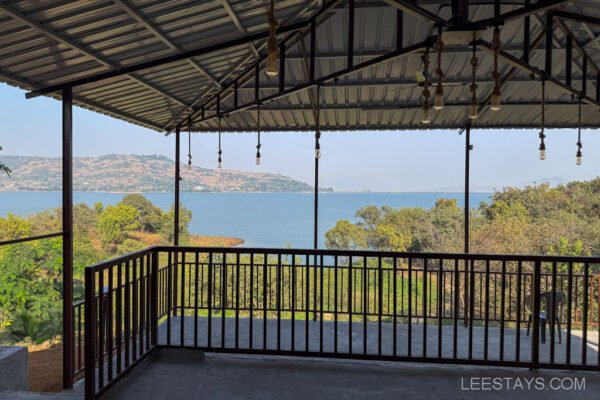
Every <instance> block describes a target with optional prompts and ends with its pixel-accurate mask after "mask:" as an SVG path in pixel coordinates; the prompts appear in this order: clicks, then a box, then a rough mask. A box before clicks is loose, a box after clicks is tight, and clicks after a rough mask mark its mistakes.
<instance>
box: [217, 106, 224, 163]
mask: <svg viewBox="0 0 600 400" xmlns="http://www.w3.org/2000/svg"><path fill="white" fill-rule="evenodd" d="M218 155H219V158H218V159H217V168H219V169H221V168H223V158H222V157H221V156H222V155H223V151H222V150H221V117H219V153H218Z"/></svg>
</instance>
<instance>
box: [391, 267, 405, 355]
mask: <svg viewBox="0 0 600 400" xmlns="http://www.w3.org/2000/svg"><path fill="white" fill-rule="evenodd" d="M393 268H394V270H393V273H394V276H393V278H392V279H393V283H392V286H393V287H394V288H393V294H392V298H393V303H392V307H393V310H392V312H393V313H394V316H393V318H392V323H393V324H394V326H393V327H392V331H393V332H392V334H393V335H394V337H393V339H392V346H393V350H392V355H393V356H394V357H395V356H396V355H397V354H398V348H397V346H398V317H397V315H398V296H397V294H398V276H397V275H398V259H397V258H396V257H394V265H393ZM400 299H401V301H402V300H403V299H402V297H400Z"/></svg>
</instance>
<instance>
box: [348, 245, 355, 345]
mask: <svg viewBox="0 0 600 400" xmlns="http://www.w3.org/2000/svg"><path fill="white" fill-rule="evenodd" d="M352 288H353V286H352V255H350V257H348V353H350V354H352V308H353V303H354V293H355V292H354V291H353V290H352Z"/></svg>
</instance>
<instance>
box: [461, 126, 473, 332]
mask: <svg viewBox="0 0 600 400" xmlns="http://www.w3.org/2000/svg"><path fill="white" fill-rule="evenodd" d="M472 149H473V146H472V145H471V121H469V122H468V123H467V125H466V127H465V200H464V202H465V210H464V212H465V216H464V224H465V225H464V234H465V236H464V252H465V254H469V209H470V205H469V185H470V178H471V150H472ZM471 268H473V265H471ZM469 288H470V283H469V262H468V261H467V260H465V285H464V291H463V304H464V326H465V327H467V326H469V311H468V310H469V309H470V308H469V297H470V296H469Z"/></svg>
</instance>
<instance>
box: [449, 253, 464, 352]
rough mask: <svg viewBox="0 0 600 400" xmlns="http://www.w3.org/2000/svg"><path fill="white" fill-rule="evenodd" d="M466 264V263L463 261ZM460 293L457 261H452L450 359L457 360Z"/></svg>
mask: <svg viewBox="0 0 600 400" xmlns="http://www.w3.org/2000/svg"><path fill="white" fill-rule="evenodd" d="M465 263H466V261H465ZM459 292H460V272H459V260H458V258H457V259H456V260H454V292H453V293H454V301H453V303H454V309H453V310H452V311H453V317H454V318H453V321H452V329H453V332H452V358H457V356H458V354H457V352H458V312H459V307H460V305H459V304H458V301H459V300H458V297H459Z"/></svg>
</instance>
